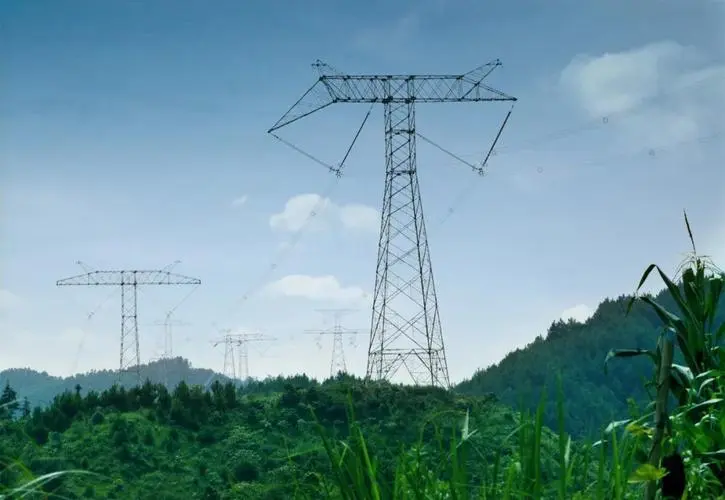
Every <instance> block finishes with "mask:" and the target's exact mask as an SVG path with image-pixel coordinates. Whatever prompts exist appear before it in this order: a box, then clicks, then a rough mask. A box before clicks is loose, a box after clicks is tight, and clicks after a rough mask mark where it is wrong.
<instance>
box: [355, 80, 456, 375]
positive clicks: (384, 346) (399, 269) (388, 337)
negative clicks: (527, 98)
mask: <svg viewBox="0 0 725 500" xmlns="http://www.w3.org/2000/svg"><path fill="white" fill-rule="evenodd" d="M411 85H413V82H409V84H408V87H406V86H396V87H395V88H391V87H390V84H388V90H389V92H390V94H391V95H394V96H396V97H397V94H399V93H405V94H406V95H413V94H412V92H413V89H412V88H409V86H411ZM384 108H385V160H386V166H385V191H384V195H383V209H382V214H381V223H380V240H379V244H378V260H377V269H376V275H375V288H374V291H373V311H372V321H371V332H370V345H369V347H368V365H367V373H366V375H367V377H368V378H374V379H390V378H392V377H393V376H394V375H395V374H396V373H397V372H398V371H399V370H400V369H401V368H404V369H405V371H406V372H407V377H406V378H407V379H408V380H409V381H412V382H413V383H414V384H416V385H434V386H439V387H446V388H447V387H449V386H450V381H449V377H448V365H447V363H446V355H445V347H444V344H443V334H442V331H441V324H440V317H439V314H438V300H437V298H436V291H435V285H434V281H433V271H432V268H431V261H430V252H429V249H428V241H427V235H426V230H425V222H424V219H423V206H422V202H421V198H420V190H419V186H418V175H417V170H416V157H415V107H414V102H413V101H412V100H409V101H408V102H404V103H399V102H386V103H385V104H384Z"/></svg>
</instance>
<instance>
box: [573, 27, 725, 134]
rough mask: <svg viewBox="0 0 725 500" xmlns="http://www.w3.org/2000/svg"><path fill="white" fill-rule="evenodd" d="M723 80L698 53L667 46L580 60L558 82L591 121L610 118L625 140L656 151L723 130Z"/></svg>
mask: <svg viewBox="0 0 725 500" xmlns="http://www.w3.org/2000/svg"><path fill="white" fill-rule="evenodd" d="M724 77H725V65H708V64H707V61H706V59H705V58H704V57H703V55H702V54H700V53H699V52H698V51H697V50H695V49H693V48H691V47H686V46H683V45H680V44H678V43H675V42H671V41H665V42H657V43H652V44H649V45H645V46H643V47H640V48H637V49H633V50H628V51H624V52H617V53H606V54H603V55H599V56H591V55H579V56H577V57H575V58H574V59H573V60H572V61H571V63H570V64H569V65H568V66H567V67H566V68H565V69H564V70H563V72H562V74H561V80H560V82H561V84H562V86H563V88H564V90H565V91H567V92H568V93H569V94H571V95H573V97H574V98H575V99H576V100H577V102H578V103H579V105H580V106H581V107H582V108H583V110H584V111H585V112H586V113H587V114H589V115H590V116H591V117H593V118H605V117H608V118H609V117H611V118H612V122H613V124H616V126H617V127H621V129H622V131H623V132H624V136H623V137H627V138H629V140H632V141H635V142H636V143H638V144H639V145H640V147H642V148H647V147H652V148H656V147H665V146H668V145H671V144H672V143H673V142H674V143H678V142H687V141H691V140H695V139H696V138H698V137H702V136H703V135H705V134H707V133H711V132H713V131H714V130H713V129H714V128H719V127H721V126H722V118H721V116H720V115H719V111H718V110H719V109H722V107H723V106H725V91H724V90H723V89H725V84H723V78H724ZM715 102H717V103H722V104H721V105H720V104H718V105H715V104H714V103H715ZM620 113H623V114H626V115H627V116H626V117H625V116H622V115H618V114H620Z"/></svg>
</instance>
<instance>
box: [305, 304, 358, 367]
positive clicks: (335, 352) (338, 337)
mask: <svg viewBox="0 0 725 500" xmlns="http://www.w3.org/2000/svg"><path fill="white" fill-rule="evenodd" d="M317 311H318V312H321V313H330V314H332V317H333V327H332V330H305V332H304V333H306V334H308V335H332V358H331V359H330V377H335V376H336V375H337V374H338V373H347V364H346V362H345V346H344V344H343V342H342V337H343V335H357V334H359V333H361V332H360V330H351V329H349V328H343V326H342V323H341V319H342V316H343V315H344V314H349V313H352V312H354V310H353V309H318V310H317Z"/></svg>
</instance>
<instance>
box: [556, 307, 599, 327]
mask: <svg viewBox="0 0 725 500" xmlns="http://www.w3.org/2000/svg"><path fill="white" fill-rule="evenodd" d="M592 314H594V311H593V310H592V308H591V307H589V306H587V305H585V304H578V305H576V306H574V307H570V308H569V309H567V310H565V311H564V312H563V313H561V319H562V320H563V321H568V320H569V319H574V320H576V321H578V322H579V323H584V322H585V321H586V320H588V319H589V318H591V317H592Z"/></svg>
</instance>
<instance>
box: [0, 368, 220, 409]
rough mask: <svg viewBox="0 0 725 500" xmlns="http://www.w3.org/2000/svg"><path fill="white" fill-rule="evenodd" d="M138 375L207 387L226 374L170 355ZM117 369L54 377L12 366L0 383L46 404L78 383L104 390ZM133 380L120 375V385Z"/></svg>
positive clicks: (21, 396)
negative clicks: (194, 365)
mask: <svg viewBox="0 0 725 500" xmlns="http://www.w3.org/2000/svg"><path fill="white" fill-rule="evenodd" d="M140 370H141V377H142V379H143V380H145V379H147V378H148V379H149V380H151V381H152V382H155V383H166V384H167V386H168V387H176V386H177V385H178V384H179V382H181V381H182V380H183V381H185V382H186V383H187V384H189V385H200V386H202V387H208V386H209V384H211V383H212V382H213V381H214V380H215V379H219V380H221V381H222V382H225V381H226V377H224V376H223V375H220V374H217V373H215V372H214V371H212V370H209V369H206V368H194V367H193V366H191V364H190V363H189V361H187V360H186V359H183V358H174V359H170V360H167V361H166V362H164V361H155V362H152V363H149V364H146V365H142V366H141V368H140ZM118 381H119V379H118V372H117V371H115V370H100V371H91V372H88V373H83V374H77V375H73V376H72V377H54V376H53V375H49V374H48V373H46V372H37V371H35V370H31V369H29V368H12V369H9V370H4V371H0V385H1V386H5V384H6V383H9V384H10V386H11V387H12V388H13V389H14V390H15V392H17V394H18V399H20V400H23V399H25V398H27V399H28V401H29V402H30V405H31V407H35V406H46V405H48V404H50V403H51V402H52V401H53V398H54V397H55V396H56V395H58V394H61V393H63V392H65V391H71V392H74V391H75V388H76V386H80V387H81V393H82V394H86V393H87V392H88V391H91V390H92V391H99V392H100V391H104V390H106V389H108V388H110V387H111V386H112V385H113V384H114V383H116V382H118ZM136 381H137V378H136V374H135V373H124V374H123V375H122V376H121V378H120V383H121V385H124V386H126V387H130V386H132V385H135V384H136Z"/></svg>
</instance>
